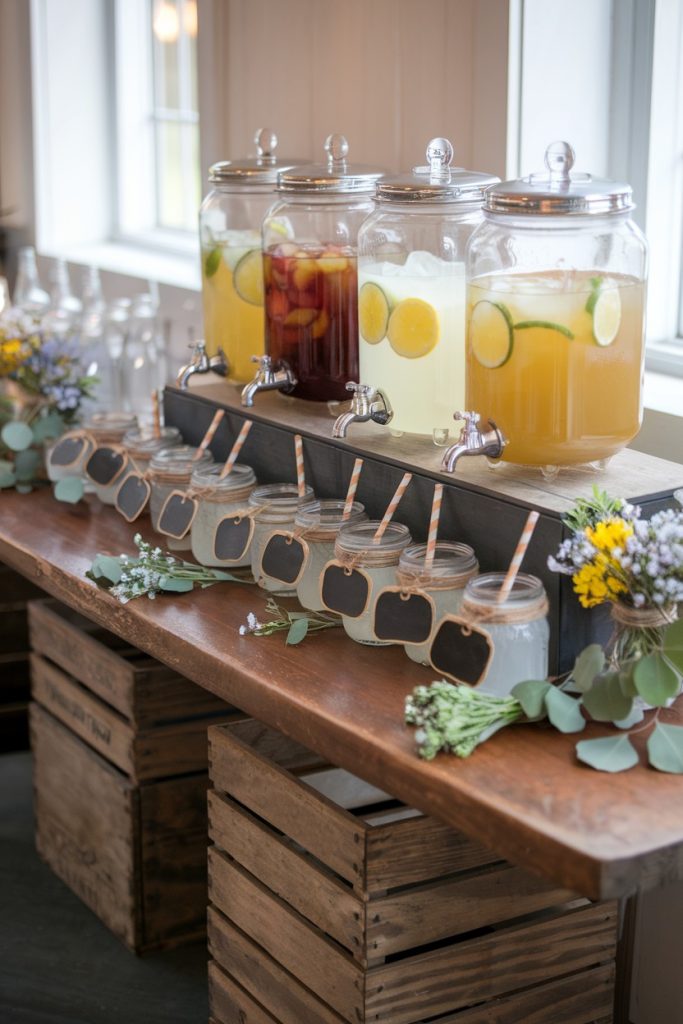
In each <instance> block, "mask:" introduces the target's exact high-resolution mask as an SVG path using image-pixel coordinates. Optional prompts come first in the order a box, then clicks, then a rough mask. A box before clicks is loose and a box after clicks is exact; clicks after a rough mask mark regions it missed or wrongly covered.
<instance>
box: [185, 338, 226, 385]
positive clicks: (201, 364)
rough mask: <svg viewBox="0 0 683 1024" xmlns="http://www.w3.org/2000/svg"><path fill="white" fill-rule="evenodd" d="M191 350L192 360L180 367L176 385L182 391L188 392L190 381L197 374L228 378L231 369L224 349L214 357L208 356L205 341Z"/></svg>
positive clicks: (197, 343)
mask: <svg viewBox="0 0 683 1024" xmlns="http://www.w3.org/2000/svg"><path fill="white" fill-rule="evenodd" d="M190 348H191V349H192V358H191V359H190V361H189V363H186V364H185V366H181V367H180V369H179V371H178V376H177V377H176V385H177V386H178V387H179V388H180V389H181V390H182V391H186V390H187V386H188V381H189V379H190V377H192V376H193V374H195V373H217V374H218V376H219V377H227V375H228V371H229V369H230V367H229V365H228V360H227V359H226V358H225V353H224V352H223V349H222V348H219V349H218V352H216V354H215V355H213V356H208V355H207V354H206V345H205V344H204V342H203V341H197V342H195V343H194V345H190Z"/></svg>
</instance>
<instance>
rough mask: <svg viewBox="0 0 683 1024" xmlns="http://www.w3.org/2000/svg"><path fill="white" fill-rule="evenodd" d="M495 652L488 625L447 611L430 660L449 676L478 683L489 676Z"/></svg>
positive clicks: (433, 643)
mask: <svg viewBox="0 0 683 1024" xmlns="http://www.w3.org/2000/svg"><path fill="white" fill-rule="evenodd" d="M492 654H493V640H492V639H491V636H490V634H489V633H487V632H486V630H485V629H481V628H480V627H479V626H473V625H471V624H470V623H468V622H465V620H464V619H459V618H458V617H457V616H456V615H447V616H446V617H445V618H444V619H442V620H441V622H440V624H439V626H438V628H437V630H436V633H435V634H434V639H433V641H432V646H431V648H430V651H429V660H430V662H431V666H432V668H433V669H435V670H436V671H437V672H440V673H441V674H442V675H444V676H446V677H447V678H448V679H452V680H454V682H456V683H468V684H469V685H470V686H476V685H477V683H480V682H481V681H482V680H483V679H484V677H485V676H486V673H487V671H488V667H489V662H490V660H491V656H492Z"/></svg>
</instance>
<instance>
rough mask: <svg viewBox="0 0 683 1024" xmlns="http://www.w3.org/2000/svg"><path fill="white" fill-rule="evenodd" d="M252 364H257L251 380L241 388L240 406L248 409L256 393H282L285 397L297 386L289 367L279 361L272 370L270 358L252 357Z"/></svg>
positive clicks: (282, 360) (282, 361)
mask: <svg viewBox="0 0 683 1024" xmlns="http://www.w3.org/2000/svg"><path fill="white" fill-rule="evenodd" d="M251 361H252V363H258V370H257V371H256V376H255V377H254V379H253V380H250V381H249V383H248V384H247V385H246V386H245V387H243V388H242V405H246V407H247V408H248V409H249V408H251V406H252V405H253V404H254V395H255V394H256V393H257V391H283V392H284V393H285V394H286V395H288V394H289V392H290V391H292V390H293V389H294V388H295V387H296V385H297V379H296V377H295V376H294V374H293V373H292V371H291V368H290V367H289V365H288V364H287V363H286V362H285V361H284V359H281V360H280V361H279V362H278V363H277V364H276V366H275V368H273V361H272V359H271V358H270V356H252V357H251Z"/></svg>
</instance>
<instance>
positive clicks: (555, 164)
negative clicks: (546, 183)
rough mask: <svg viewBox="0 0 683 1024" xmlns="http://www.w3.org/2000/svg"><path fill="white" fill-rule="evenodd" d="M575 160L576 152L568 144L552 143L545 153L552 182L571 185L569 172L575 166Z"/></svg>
mask: <svg viewBox="0 0 683 1024" xmlns="http://www.w3.org/2000/svg"><path fill="white" fill-rule="evenodd" d="M575 159H576V157H575V154H574V150H573V149H572V147H571V146H570V145H569V143H568V142H561V141H560V142H551V143H550V145H549V146H548V148H547V149H546V151H545V165H546V167H547V168H548V171H549V173H550V180H551V181H557V182H567V183H569V181H570V173H569V172H570V171H571V169H572V167H573V166H574V160H575Z"/></svg>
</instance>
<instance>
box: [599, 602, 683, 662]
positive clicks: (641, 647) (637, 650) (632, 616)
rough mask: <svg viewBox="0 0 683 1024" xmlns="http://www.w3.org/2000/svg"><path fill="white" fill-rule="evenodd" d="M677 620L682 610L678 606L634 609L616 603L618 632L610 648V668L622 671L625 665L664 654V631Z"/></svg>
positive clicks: (613, 616) (614, 606) (616, 630)
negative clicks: (656, 654)
mask: <svg viewBox="0 0 683 1024" xmlns="http://www.w3.org/2000/svg"><path fill="white" fill-rule="evenodd" d="M677 619H678V608H677V606H676V605H675V604H669V605H664V606H657V605H646V606H645V607H644V608H631V607H630V606H629V605H627V604H623V603H622V602H620V601H615V602H614V604H613V605H612V621H613V622H614V632H613V633H612V636H611V637H610V640H609V642H608V644H607V652H608V656H609V661H610V664H611V665H612V666H614V667H615V668H619V667H620V666H621V665H622V664H623V663H624V662H627V661H632V660H634V659H637V658H642V657H646V656H647V655H648V654H653V653H654V652H655V651H658V650H660V649H661V646H662V630H663V629H664V627H665V626H670V625H671V623H672V622H676V620H677Z"/></svg>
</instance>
